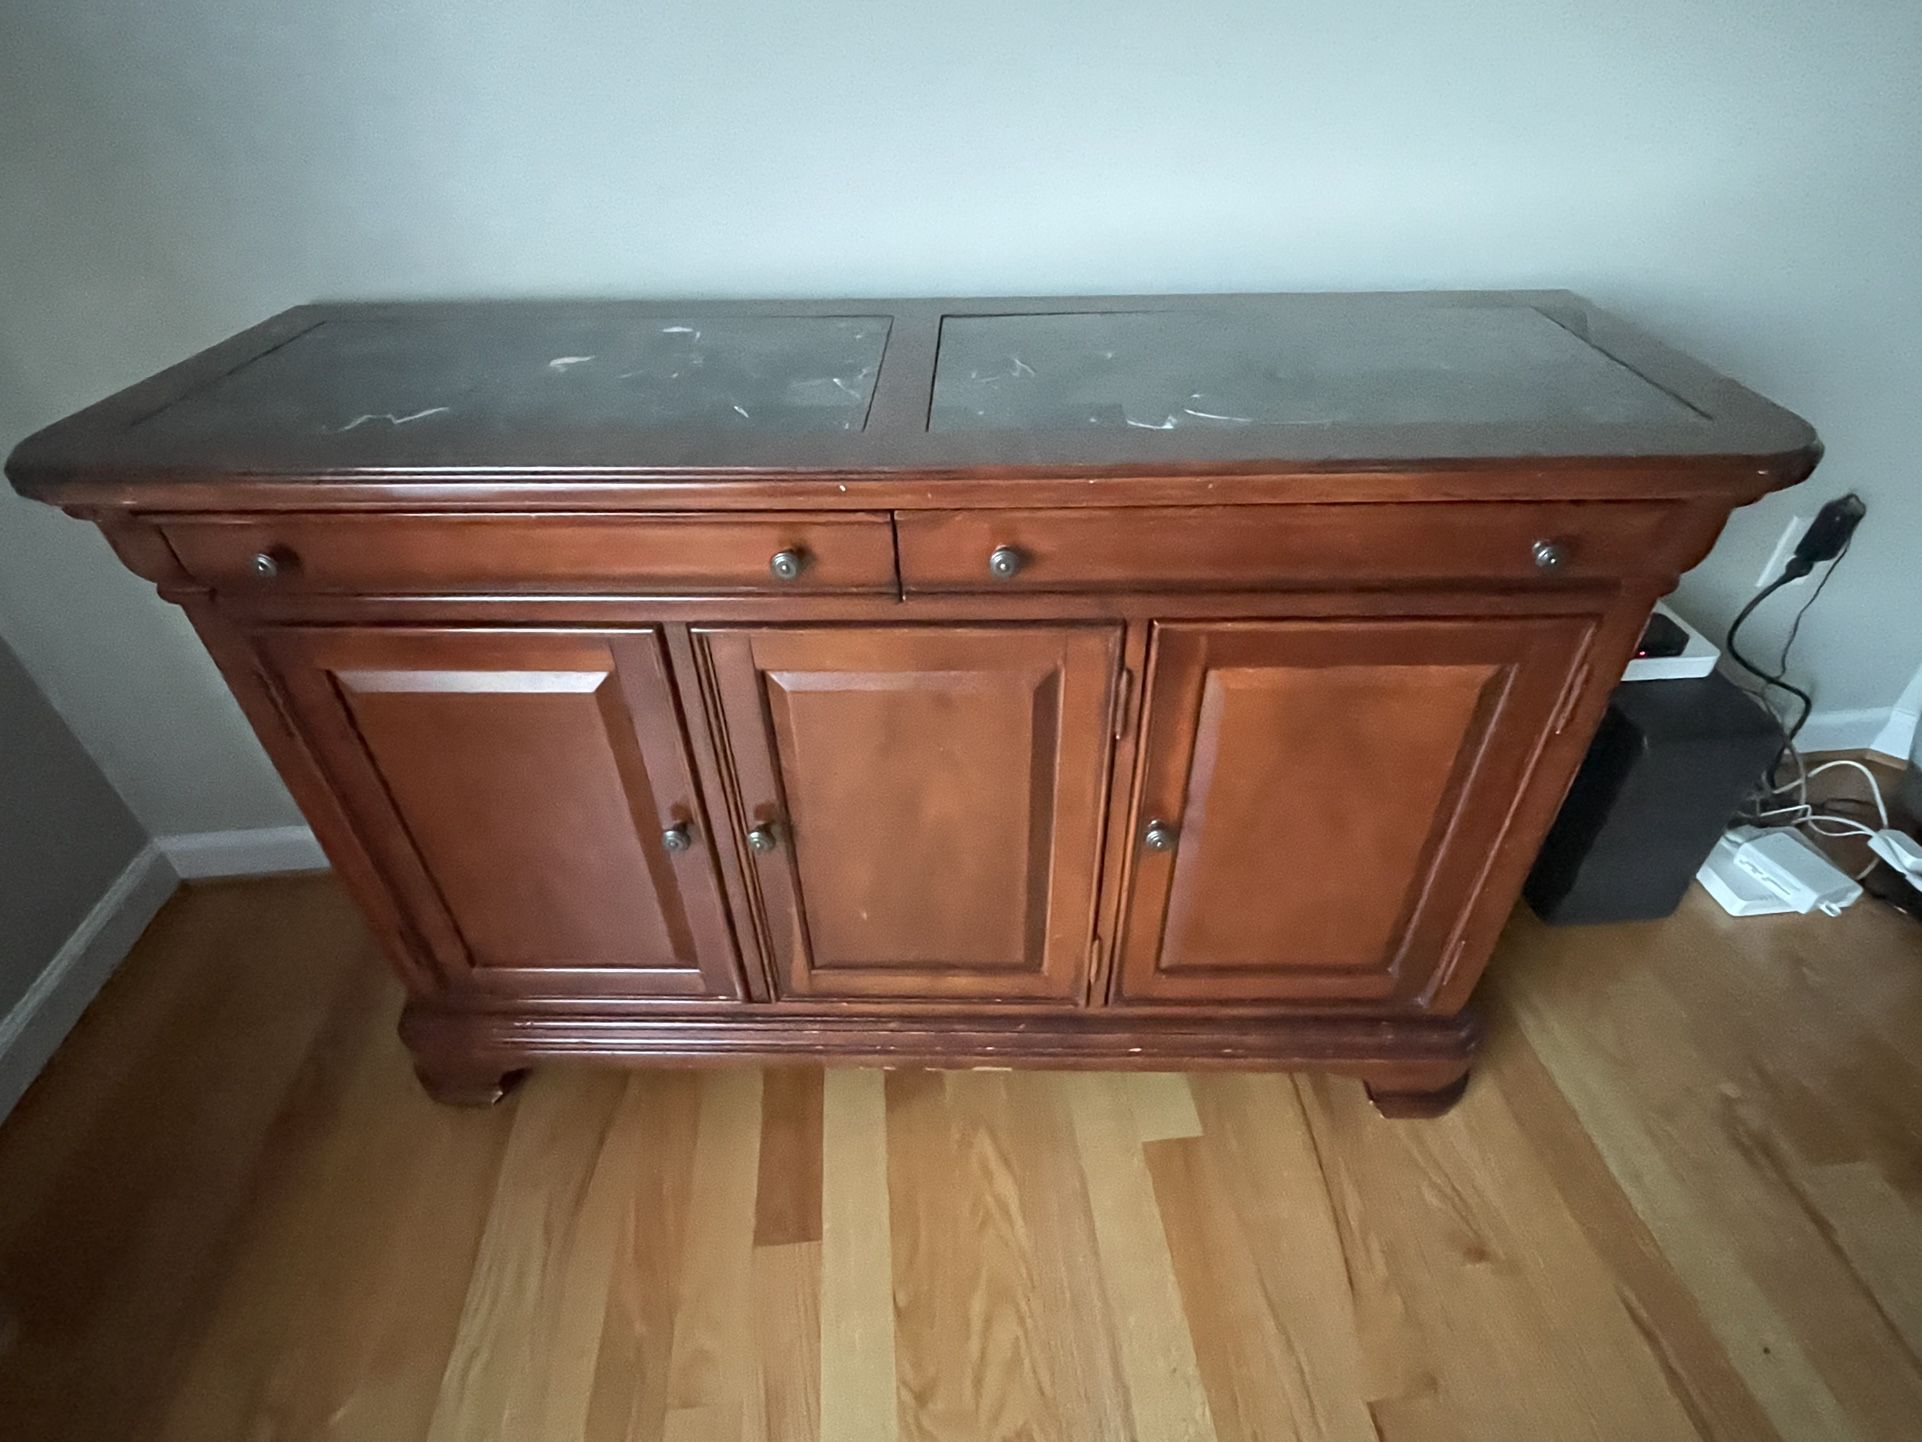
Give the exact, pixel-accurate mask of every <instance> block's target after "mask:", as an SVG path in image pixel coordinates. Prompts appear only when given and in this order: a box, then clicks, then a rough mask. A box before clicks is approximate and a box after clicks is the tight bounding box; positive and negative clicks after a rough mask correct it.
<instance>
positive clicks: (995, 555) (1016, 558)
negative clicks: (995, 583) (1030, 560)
mask: <svg viewBox="0 0 1922 1442" xmlns="http://www.w3.org/2000/svg"><path fill="white" fill-rule="evenodd" d="M1026 560H1027V557H1026V556H1024V555H1022V554H1021V552H1020V551H1019V550H1017V549H1016V548H1015V547H1013V546H996V547H995V548H994V549H993V550H992V551H990V552H988V572H989V574H990V575H993V576H995V577H997V578H998V579H1000V580H1003V581H1005V580H1007V579H1009V578H1010V577H1011V576H1013V575H1014V574H1015V573H1016V572H1017V571H1019V570H1020V569H1021V567H1022V565H1023V563H1024V562H1025V561H1026Z"/></svg>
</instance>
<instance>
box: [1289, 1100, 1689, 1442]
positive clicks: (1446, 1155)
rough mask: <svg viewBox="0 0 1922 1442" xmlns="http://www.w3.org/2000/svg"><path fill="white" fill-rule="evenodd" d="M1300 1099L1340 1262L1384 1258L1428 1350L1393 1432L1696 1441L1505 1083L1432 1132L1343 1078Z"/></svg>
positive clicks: (1402, 1397)
mask: <svg viewBox="0 0 1922 1442" xmlns="http://www.w3.org/2000/svg"><path fill="white" fill-rule="evenodd" d="M1299 1092H1300V1095H1301V1097H1302V1099H1303V1102H1304V1109H1305V1113H1306V1115H1307V1118H1308V1123H1309V1126H1310V1129H1311V1131H1312V1133H1313V1136H1314V1143H1315V1151H1316V1154H1317V1156H1318V1157H1319V1159H1320V1163H1321V1167H1322V1170H1323V1172H1324V1174H1325V1175H1326V1176H1327V1177H1328V1178H1329V1179H1330V1183H1331V1192H1330V1194H1331V1196H1337V1197H1339V1198H1340V1199H1341V1204H1340V1205H1339V1206H1338V1207H1337V1213H1336V1214H1337V1216H1338V1218H1339V1220H1340V1223H1341V1227H1342V1247H1343V1251H1344V1253H1345V1254H1347V1255H1348V1256H1349V1257H1350V1258H1351V1262H1352V1259H1353V1258H1354V1257H1355V1256H1356V1255H1358V1254H1365V1255H1368V1256H1370V1257H1372V1258H1375V1259H1377V1265H1379V1266H1380V1267H1381V1271H1380V1274H1379V1275H1378V1276H1376V1277H1375V1278H1373V1279H1372V1286H1371V1291H1372V1292H1374V1293H1375V1294H1376V1295H1377V1296H1379V1294H1380V1293H1382V1292H1384V1291H1385V1292H1390V1293H1392V1294H1393V1297H1394V1305H1395V1306H1396V1307H1397V1308H1399V1309H1402V1310H1403V1312H1404V1315H1405V1316H1406V1318H1407V1322H1408V1324H1409V1325H1408V1328H1407V1330H1408V1334H1409V1336H1410V1338H1411V1339H1413V1340H1414V1342H1415V1345H1417V1346H1418V1347H1419V1349H1420V1357H1421V1359H1422V1361H1421V1370H1420V1372H1419V1373H1418V1374H1416V1379H1417V1381H1418V1385H1416V1386H1414V1387H1412V1388H1409V1389H1408V1390H1405V1391H1404V1392H1402V1393H1401V1394H1399V1395H1396V1396H1389V1397H1381V1398H1375V1399H1371V1403H1372V1411H1373V1415H1374V1417H1375V1421H1376V1425H1377V1427H1378V1428H1379V1429H1380V1431H1381V1432H1382V1433H1383V1435H1385V1436H1391V1437H1399V1436H1409V1435H1417V1436H1420V1435H1432V1434H1433V1433H1434V1432H1436V1431H1440V1432H1442V1433H1444V1434H1445V1435H1450V1436H1463V1435H1465V1436H1469V1437H1476V1436H1503V1437H1506V1436H1531V1435H1532V1436H1547V1437H1556V1438H1595V1439H1597V1442H1607V1439H1613V1438H1619V1437H1637V1438H1644V1439H1655V1438H1692V1437H1694V1436H1695V1435H1696V1433H1695V1428H1694V1425H1693V1422H1692V1420H1691V1418H1690V1417H1689V1415H1688V1411H1687V1409H1686V1408H1685V1407H1684V1406H1683V1405H1682V1404H1681V1402H1680V1401H1679V1400H1678V1399H1677V1398H1676V1397H1675V1395H1674V1393H1673V1391H1672V1390H1671V1389H1670V1387H1669V1385H1668V1382H1667V1378H1666V1375H1665V1373H1664V1372H1663V1370H1662V1367H1661V1366H1660V1364H1659V1361H1658V1360H1657V1358H1656V1357H1654V1356H1653V1355H1652V1354H1651V1353H1650V1351H1649V1348H1648V1345H1647V1342H1646V1339H1645V1338H1644V1337H1643V1336H1642V1334H1641V1332H1640V1330H1639V1328H1638V1327H1637V1326H1636V1324H1635V1319H1634V1318H1633V1317H1632V1316H1631V1315H1630V1314H1629V1313H1628V1311H1627V1309H1626V1308H1625V1307H1624V1306H1623V1304H1622V1299H1621V1297H1620V1295H1619V1293H1618V1292H1617V1290H1616V1288H1615V1286H1614V1282H1613V1278H1612V1276H1611V1274H1610V1272H1609V1270H1608V1268H1607V1266H1606V1264H1605V1262H1604V1261H1603V1259H1602V1258H1601V1257H1600V1256H1599V1255H1598V1254H1597V1253H1596V1252H1595V1251H1594V1249H1593V1248H1592V1247H1591V1246H1590V1245H1589V1244H1588V1241H1587V1238H1586V1236H1585V1235H1584V1234H1583V1233H1582V1230H1581V1228H1580V1226H1579V1225H1578V1224H1577V1223H1576V1222H1575V1220H1574V1218H1573V1217H1571V1216H1570V1215H1569V1213H1568V1211H1567V1209H1566V1207H1565V1206H1564V1205H1563V1204H1562V1202H1561V1199H1560V1196H1559V1194H1558V1193H1557V1192H1556V1191H1555V1188H1554V1185H1553V1182H1552V1180H1551V1179H1550V1177H1549V1176H1548V1173H1547V1171H1546V1168H1545V1166H1544V1165H1543V1164H1542V1162H1541V1161H1540V1159H1539V1158H1538V1157H1537V1156H1536V1155H1535V1153H1534V1151H1533V1149H1532V1148H1531V1147H1530V1146H1529V1145H1528V1142H1527V1138H1526V1135H1525V1134H1524V1133H1523V1132H1522V1131H1521V1129H1520V1128H1519V1127H1518V1126H1517V1125H1516V1124H1515V1121H1514V1118H1513V1116H1512V1115H1511V1114H1510V1113H1509V1112H1508V1110H1507V1106H1506V1101H1505V1098H1504V1097H1503V1095H1502V1092H1501V1089H1500V1087H1499V1086H1498V1085H1497V1086H1490V1087H1486V1088H1471V1090H1470V1094H1469V1096H1468V1097H1467V1098H1466V1099H1464V1101H1463V1102H1462V1103H1461V1104H1460V1105H1459V1106H1458V1107H1457V1108H1456V1109H1455V1110H1454V1111H1452V1112H1450V1113H1449V1114H1448V1115H1446V1116H1443V1117H1439V1118H1436V1119H1434V1120H1433V1121H1429V1122H1426V1123H1422V1124H1419V1125H1410V1124H1408V1123H1406V1122H1401V1123H1396V1122H1389V1121H1385V1120H1383V1119H1382V1118H1381V1117H1380V1116H1378V1115H1376V1114H1375V1112H1374V1109H1373V1108H1372V1107H1370V1106H1369V1105H1368V1104H1367V1101H1366V1099H1365V1098H1364V1096H1363V1095H1362V1093H1361V1090H1360V1088H1359V1087H1357V1086H1355V1085H1354V1084H1353V1083H1350V1082H1347V1081H1345V1080H1342V1079H1340V1078H1329V1077H1310V1078H1305V1079H1303V1081H1302V1082H1301V1084H1300V1086H1299ZM1360 1295H1361V1294H1359V1292H1358V1298H1359V1296H1360ZM1464 1333H1470V1334H1472V1335H1474V1336H1476V1337H1477V1338H1478V1343H1477V1345H1475V1346H1473V1347H1463V1346H1460V1345H1459V1338H1460V1337H1461V1336H1462V1335H1464Z"/></svg>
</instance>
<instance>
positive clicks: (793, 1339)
mask: <svg viewBox="0 0 1922 1442" xmlns="http://www.w3.org/2000/svg"><path fill="white" fill-rule="evenodd" d="M753 1268H754V1275H753V1288H754V1340H755V1344H756V1349H757V1353H758V1357H759V1361H760V1370H761V1395H760V1397H759V1399H758V1400H759V1402H760V1405H761V1416H762V1421H761V1425H760V1431H761V1435H763V1436H765V1437H768V1438H770V1439H773V1442H815V1439H818V1438H819V1437H820V1436H821V1244H820V1243H819V1242H784V1243H781V1244H779V1245H776V1246H770V1247H756V1248H755V1249H754V1259H753Z"/></svg>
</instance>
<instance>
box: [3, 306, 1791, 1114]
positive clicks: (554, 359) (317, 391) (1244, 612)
mask: <svg viewBox="0 0 1922 1442" xmlns="http://www.w3.org/2000/svg"><path fill="white" fill-rule="evenodd" d="M1818 455H1819V446H1818V445H1817V443H1816V441H1815V438H1814V435H1813V433H1812V432H1811V431H1810V429H1809V428H1808V426H1807V425H1806V424H1804V423H1803V422H1802V421H1800V420H1798V419H1797V418H1796V417H1794V416H1792V415H1790V414H1788V413H1787V412H1785V411H1782V410H1780V409H1778V408H1777V407H1775V406H1773V405H1771V404H1769V403H1768V402H1766V401H1764V400H1762V399H1760V398H1759V397H1757V396H1754V395H1753V394H1751V393H1749V392H1747V391H1745V390H1743V389H1742V388H1741V387H1739V386H1736V385H1735V384H1733V383H1732V382H1730V381H1727V380H1725V379H1723V378H1721V377H1719V376H1717V375H1715V374H1713V373H1712V372H1710V371H1707V370H1706V369H1704V368H1703V367H1701V366H1699V365H1697V364H1695V363H1694V362H1691V361H1689V360H1687V359H1685V358H1683V357H1680V356H1678V355H1676V354H1674V353H1673V352H1671V351H1668V350H1666V349H1664V348H1663V347H1661V346H1660V345H1658V344H1656V343H1655V342H1653V341H1651V340H1649V339H1648V338H1647V337H1645V336H1643V335H1641V334H1639V333H1638V332H1636V331H1634V330H1632V329H1630V328H1629V327H1627V326H1625V325H1623V324H1622V323H1621V322H1619V321H1616V320H1614V319H1612V318H1610V317H1609V316H1607V315H1605V314H1604V313H1602V312H1600V311H1597V310H1596V309H1595V308H1593V307H1592V306H1590V305H1588V304H1587V303H1586V302H1584V301H1582V300H1580V299H1579V298H1577V297H1574V296H1570V295H1567V294H1565V293H1560V292H1552V293H1527V294H1522V293H1501V294H1439V295H1436V294H1429V295H1378V296H1248V297H1234V298H1229V297H1187V298H1181V297H1161V298H1126V299H1111V300H1087V299H1073V300H1054V301H1032V300H1023V301H979V300H973V301H858V302H832V303H826V302H808V303H790V302H782V303H764V304H750V303H741V302H731V303H716V302H671V303H645V304H641V303H635V304H626V303H620V304H611V303H593V304H588V303H581V304H572V303H498V304H418V305H325V306H312V307H304V308H301V309H298V310H294V311H290V312H288V313H286V314H284V315H282V316H279V317H277V318H275V319H274V320H271V321H268V322H267V323H265V324H264V325H262V326H259V327H256V328H255V329H253V330H250V331H247V332H245V333H244V334H242V335H239V336H236V337H234V338H233V339H232V340H230V341H228V342H226V343H224V344H222V345H219V346H216V347H214V348H213V349H212V350H210V351H207V352H205V353H204V354H202V355H200V356H197V357H195V358H194V359H192V360H189V361H187V362H185V363H184V364H182V365H180V366H178V367H176V368H174V369H172V370H169V371H167V372H164V373H162V374H161V375H159V376H156V377H154V378H153V379H152V380H149V381H147V382H145V383H143V384H141V385H138V386H135V387H133V388H131V389H130V390H127V391H125V392H122V393H121V394H119V395H117V396H114V397H112V398H111V399H109V400H106V401H103V402H101V403H100V404H99V405H96V406H94V407H92V408H90V409H89V410H86V411H83V412H81V413H79V414H78V415H76V416H75V417H73V418H71V419H69V420H67V421H64V422H62V423H60V424H59V425H56V426H54V427H52V428H50V429H49V430H46V431H43V432H41V433H40V434H39V435H37V436H35V437H33V438H31V439H29V440H28V441H26V442H25V443H23V445H22V446H21V447H20V448H19V450H18V451H16V452H15V454H14V455H13V457H12V459H11V460H10V462H9V463H8V473H9V475H10V476H11V477H12V479H13V481H14V483H15V485H16V486H17V487H18V488H19V489H20V490H21V491H22V492H24V493H26V494H29V495H33V496H37V497H40V498H43V499H45V500H48V501H52V502H55V503H57V504H60V505H63V506H65V507H66V508H67V509H68V510H69V511H71V512H73V513H74V514H76V515H79V516H82V517H85V518H88V519H90V520H93V521H95V522H97V523H98V524H99V525H100V526H101V528H102V529H103V530H104V531H105V533H106V535H107V537H108V539H109V540H110V541H111V542H112V544H113V545H114V547H115V548H116V550H117V551H118V553H119V555H120V557H121V558H122V559H123V560H124V561H125V562H126V564H127V565H128V566H129V567H131V568H132V569H133V570H134V571H136V572H138V573H139V574H140V575H142V576H145V577H147V578H148V579H150V580H152V581H154V582H156V583H157V584H158V586H159V588H160V591H161V594H162V595H163V596H165V597H166V598H168V599H169V600H172V601H174V602H177V603H178V604H180V605H181V606H183V607H185V608H186V611H187V613H188V614H189V616H190V617H191V618H192V620H193V623H194V625H195V626H196V628H197V629H198V630H199V633H200V635H201V636H202V638H203V639H204V640H205V642H206V645H207V648H208V650H209V651H210V652H211V653H212V655H213V658H214V660H215V662H216V663H217V664H218V665H219V667H220V669H221V671H222V672H223V674H224V675H225V677H226V680H227V682H228V684H229V685H230V686H231V687H232V689H233V692H234V694H235V695H236V696H237V697H238V698H239V700H240V703H241V705H242V707H243V708H244V709H245V711H246V713H247V715H248V717H249V719H250V720H251V721H252V723H253V726H254V728H255V730H256V731H257V733H258V734H259V736H260V739H261V741H262V742H263V743H264V744H265V746H266V748H267V750H268V752H269V753H270V754H271V755H272V757H273V759H274V761H275V763H276V764H277V766H278V767H279V769H280V772H281V774H282V776H283V777H284V778H285V779H286V781H287V784H288V786H289V787H290V788H291V789H292V791H293V793H294V795H295V797H296V798H297V800H298V801H299V803H300V805H301V807H302V809H303V810H304V812H305V813H306V815H307V817H308V818H309V820H310V821H311V822H312V823H313V827H314V830H315V832H316V833H317V835H318V836H319V837H320V839H321V841H322V843H323V844H324V845H325V847H326V849H327V852H328V854H329V855H330V856H331V857H332V859H333V861H334V864H335V866H336V867H337V868H338V871H339V873H340V875H341V877H342V878H343V880H344V881H345V883H346V884H347V885H348V886H349V887H350V888H351V889H352V891H353V893H354V894H355V896H356V897H357V898H358V900H359V902H360V904H361V905H362V906H363V907H364V909H365V911H366V914H367V917H368V920H369V922H370V924H371V926H372V927H373V929H374V931H375V932H376V933H377V935H378V936H379V937H380V939H381V941H382V942H383V943H384V945H385V947H386V950H387V951H388V953H389V954H390V955H391V957H392V959H393V962H394V964H395V966H396V967H397V968H398V969H399V971H400V973H401V975H402V976H403V977H404V979H405V980H406V983H407V985H408V989H409V992H410V996H411V999H410V1001H409V1002H408V1005H407V1007H406V1010H405V1013H404V1015H403V1017H402V1022H401V1031H402V1035H403V1036H404V1037H405V1039H406V1041H407V1043H408V1045H409V1046H410V1047H411V1048H412V1049H413V1052H414V1056H415V1059H416V1063H417V1066H418V1069H419V1071H420V1074H421V1076H422V1078H423V1080H424V1081H425V1083H426V1084H427V1086H428V1087H429V1088H430V1089H431V1090H432V1091H433V1092H434V1093H435V1094H436V1095H438V1096H442V1097H445V1098H448V1099H453V1100H484V1099H490V1098H492V1097H495V1096H497V1095H499V1094H500V1092H501V1090H502V1088H503V1086H504V1085H505V1083H506V1081H507V1080H508V1079H509V1078H510V1077H511V1076H512V1074H513V1073H515V1072H516V1071H517V1070H519V1069H520V1068H523V1067H525V1066H526V1065H528V1064H529V1063H530V1062H533V1061H537V1060H539V1059H542V1058H549V1057H593V1058H607V1059H620V1060H626V1061H632V1062H638V1063H648V1062H659V1063H670V1062H691V1061H717V1060H727V1059H731V1058H742V1059H761V1060H770V1059H783V1058H786V1059H821V1058H835V1057H841V1058H848V1059H852V1060H858V1061H867V1062H880V1063H903V1064H919V1063H931V1064H936V1065H952V1066H998V1065H1010V1064H1027V1065H1043V1066H1094V1067H1146V1068H1188V1067H1200V1066H1228V1067H1314V1068H1324V1069H1330V1070H1335V1071H1342V1072H1347V1073H1350V1074H1355V1075H1359V1076H1360V1077H1362V1078H1363V1079H1364V1080H1365V1081H1366V1082H1367V1083H1368V1085H1369V1088H1370V1090H1371V1092H1372V1093H1373V1095H1374V1097H1375V1099H1376V1101H1377V1103H1378V1104H1379V1105H1380V1106H1381V1107H1382V1108H1383V1109H1384V1110H1386V1111H1391V1112H1400V1113H1420V1112H1427V1111H1433V1110H1435V1109H1437V1108H1439V1107H1441V1106H1444V1105H1446V1104H1447V1102H1448V1101H1449V1100H1451V1099H1452V1097H1453V1096H1454V1095H1455V1094H1456V1093H1457V1092H1458V1091H1459V1089H1460V1086H1461V1084H1462V1082H1463V1080H1464V1078H1465V1077H1466V1074H1467V1069H1468V1065H1469V1060H1470V1057H1471V1054H1472V1051H1473V1047H1474V1041H1475V1030H1474V1026H1473V1023H1472V1020H1471V1017H1470V1014H1469V1012H1468V1011H1467V1010H1466V1003H1467V1001H1468V998H1469V993H1470V991H1471V990H1472V988H1473V987H1474V985H1475V982H1476V979H1477V978H1478V976H1479V975H1480V973H1481V970H1482V968H1483V965H1484V964H1485V962H1486V960H1487V958H1488V955H1489V953H1490V950H1491V949H1492V948H1493V946H1494V944H1495V940H1496V936H1497V934H1498V932H1499V931H1500V929H1501V926H1502V924H1503V921H1504V919H1505V918H1506V916H1507V914H1508V912H1509V909H1510V908H1511V906H1512V905H1513V903H1514V901H1515V898H1516V895H1517V892H1518V890H1519V887H1520V884H1521V880H1522V876H1523V874H1524V872H1525V871H1526V869H1527V867H1528V865H1529V863H1530V861H1531V860H1532V858H1533V855H1534V852H1535V848H1536V846H1537V844H1538V842H1539V841H1540V838H1541V836H1542V834H1543V831H1544V830H1545V828H1546V827H1547V825H1548V823H1549V820H1550V819H1551V817H1552V816H1553V814H1554V812H1555V809H1556V807H1557V805H1558V803H1559V801H1560V799H1561V796H1562V793H1563V790H1564V788H1565V786H1566V785H1567V783H1568V781H1569V778H1570V776H1571V775H1572V773H1573V770H1574V767H1575V765H1576V763H1577V762H1578V761H1579V759H1580V757H1581V755H1582V753H1583V751H1584V749H1585V747H1586V745H1587V743H1588V740H1589V737H1590V734H1591V732H1592V730H1593V728H1594V726H1595V724H1596V722H1597V720H1598V719H1599V716H1600V713H1601V710H1602V707H1603V706H1604V704H1605V702H1606V698H1607V696H1608V693H1609V690H1610V689H1611V687H1612V685H1613V683H1614V681H1615V679H1616V678H1617V677H1618V676H1619V675H1620V673H1621V667H1622V664H1623V662H1624V660H1625V658H1626V657H1627V656H1628V654H1629V652H1630V650H1631V648H1632V647H1633V645H1634V642H1635V640H1636V637H1637V635H1638V633H1639V630H1640V628H1641V625H1642V622H1643V620H1644V618H1645V617H1646V615H1647V613H1648V610H1649V608H1650V606H1651V604H1652V603H1653V602H1654V600H1655V599H1656V598H1657V597H1659V596H1660V595H1661V594H1662V593H1663V592H1665V591H1666V590H1668V589H1669V588H1670V587H1671V586H1672V585H1673V584H1674V582H1675V579H1676V577H1677V576H1678V575H1679V574H1680V573H1681V572H1682V571H1683V570H1684V569H1686V568H1687V567H1689V566H1690V565H1692V564H1694V563H1695V562H1696V561H1697V560H1699V559H1700V558H1701V557H1702V556H1703V555H1704V554H1705V553H1706V551H1707V550H1708V548H1709V546H1710V545H1711V543H1712V542H1713V541H1714V539H1715V537H1716V535H1717V533H1718V532H1719V531H1720V529H1721V527H1722V525H1723V523H1724V521H1725V520H1726V518H1727V516H1728V513H1729V511H1730V509H1731V508H1732V507H1733V506H1736V505H1738V504H1741V503H1743V502H1745V501H1749V500H1752V499H1754V498H1755V497H1757V496H1760V495H1761V494H1763V493H1764V492H1766V491H1768V490H1770V489H1772V488H1775V487H1779V486H1783V485H1787V484H1791V483H1793V482H1795V481H1798V480H1800V479H1801V478H1802V477H1803V476H1805V475H1806V474H1807V473H1808V471H1809V470H1810V469H1811V467H1812V466H1813V465H1814V463H1815V460H1816V458H1817V456H1818Z"/></svg>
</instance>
